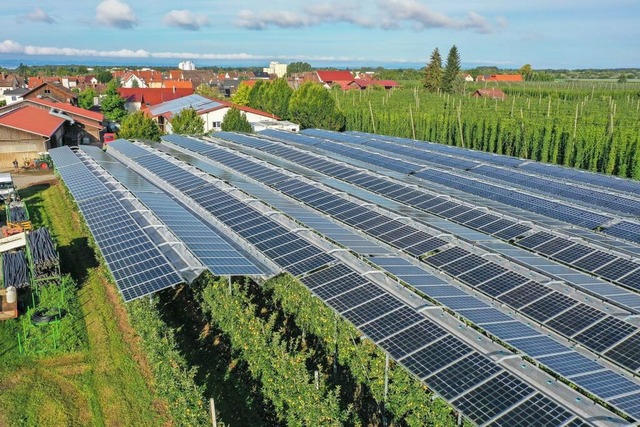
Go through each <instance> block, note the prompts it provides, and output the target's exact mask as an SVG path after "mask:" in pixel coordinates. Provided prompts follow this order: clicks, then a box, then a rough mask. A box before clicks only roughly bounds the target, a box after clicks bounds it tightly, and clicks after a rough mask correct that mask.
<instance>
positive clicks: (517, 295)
mask: <svg viewBox="0 0 640 427" xmlns="http://www.w3.org/2000/svg"><path fill="white" fill-rule="evenodd" d="M550 292H551V289H549V288H547V287H546V286H543V285H541V284H539V283H537V282H527V283H525V284H523V285H522V286H519V287H517V288H516V289H514V290H512V291H509V292H507V293H506V294H503V295H500V296H499V297H498V299H499V300H500V301H502V302H503V303H505V304H508V305H510V306H511V307H514V308H521V307H523V306H525V305H527V304H530V303H531V302H533V301H535V300H537V299H540V298H542V297H543V296H545V295H547V294H549V293H550Z"/></svg>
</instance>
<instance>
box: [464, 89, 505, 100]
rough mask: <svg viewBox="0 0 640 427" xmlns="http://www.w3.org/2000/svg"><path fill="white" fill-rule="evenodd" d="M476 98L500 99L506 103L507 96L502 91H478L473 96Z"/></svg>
mask: <svg viewBox="0 0 640 427" xmlns="http://www.w3.org/2000/svg"><path fill="white" fill-rule="evenodd" d="M471 96H473V97H474V98H489V99H499V100H501V101H504V100H505V98H506V97H507V95H506V94H505V93H504V92H503V91H501V90H500V89H478V90H476V91H475V92H473V93H472V94H471Z"/></svg>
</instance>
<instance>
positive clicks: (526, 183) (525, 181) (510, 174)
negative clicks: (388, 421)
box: [303, 129, 640, 216]
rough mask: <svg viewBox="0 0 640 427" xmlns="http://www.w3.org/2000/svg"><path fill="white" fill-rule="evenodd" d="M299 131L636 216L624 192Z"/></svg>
mask: <svg viewBox="0 0 640 427" xmlns="http://www.w3.org/2000/svg"><path fill="white" fill-rule="evenodd" d="M303 133H304V134H308V135H312V136H318V137H321V138H329V139H332V140H334V141H340V142H346V143H350V144H357V145H360V146H362V147H365V148H367V149H369V148H373V149H375V150H380V151H383V152H386V153H394V154H397V155H400V156H402V157H403V158H406V159H413V161H415V160H416V159H417V160H420V161H422V162H426V164H418V165H417V166H418V167H421V166H428V165H434V166H436V167H440V166H444V167H449V168H452V169H457V170H461V171H468V172H469V174H473V175H480V176H483V177H486V178H493V179H495V180H498V181H503V182H505V183H508V184H509V185H513V184H516V185H518V186H520V187H521V188H526V189H528V190H533V191H535V192H536V193H538V194H549V195H553V196H560V197H562V198H565V199H567V200H571V201H574V202H577V203H580V204H582V205H585V206H598V207H601V208H604V209H606V210H609V211H611V212H614V213H621V214H631V215H635V216H637V215H640V200H638V199H637V198H634V197H630V196H628V195H627V194H618V193H613V192H611V190H610V189H608V190H607V191H604V190H602V189H599V188H593V187H591V188H589V187H586V186H581V185H576V184H569V183H566V182H563V181H561V180H558V179H549V178H543V177H540V176H536V175H534V174H531V173H525V172H521V171H518V170H516V169H513V168H504V167H497V166H494V165H487V164H483V163H482V162H481V161H477V160H469V159H467V158H465V157H464V156H454V155H450V154H447V155H443V154H439V153H437V152H434V151H433V150H431V149H430V148H425V147H424V144H418V145H417V146H415V145H412V146H409V145H406V144H405V145H400V144H397V143H391V142H389V141H385V140H384V139H383V140H378V139H376V138H367V137H354V136H353V135H350V134H347V135H345V134H341V133H338V132H328V131H323V130H320V129H308V130H305V131H303ZM492 157H493V156H492ZM417 170H418V169H416V172H417Z"/></svg>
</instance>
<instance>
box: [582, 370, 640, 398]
mask: <svg viewBox="0 0 640 427" xmlns="http://www.w3.org/2000/svg"><path fill="white" fill-rule="evenodd" d="M571 380H572V381H574V382H575V383H576V384H578V385H579V386H581V387H585V388H587V389H589V390H592V392H593V394H595V395H596V396H599V397H601V398H603V399H608V398H611V397H614V396H620V395H624V394H627V393H638V392H640V386H638V384H636V383H634V382H632V381H629V380H628V379H627V378H625V377H623V376H622V375H620V374H617V373H615V372H612V371H602V372H594V373H589V374H585V375H580V376H576V377H573V378H571Z"/></svg>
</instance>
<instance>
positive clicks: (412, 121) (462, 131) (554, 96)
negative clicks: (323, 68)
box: [333, 81, 640, 179]
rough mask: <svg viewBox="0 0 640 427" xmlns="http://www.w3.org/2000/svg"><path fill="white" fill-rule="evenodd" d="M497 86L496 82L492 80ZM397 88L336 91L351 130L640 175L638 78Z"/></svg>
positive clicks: (406, 85) (639, 91)
mask: <svg viewBox="0 0 640 427" xmlns="http://www.w3.org/2000/svg"><path fill="white" fill-rule="evenodd" d="M494 85H495V83H494ZM485 86H486V87H492V85H491V84H490V83H487V84H486V85H478V84H476V83H472V84H469V86H468V87H466V88H465V91H466V93H465V94H464V95H450V94H435V93H428V92H426V91H425V90H424V89H423V88H422V87H421V86H420V84H419V82H415V81H410V82H403V87H402V88H400V89H395V90H393V91H387V92H385V91H384V90H367V91H344V92H343V91H340V90H334V92H333V94H334V96H335V100H336V102H337V105H338V107H339V108H340V109H341V110H342V111H343V113H344V114H345V115H346V117H347V130H357V131H364V132H373V133H380V134H385V135H393V136H400V137H406V138H415V139H420V140H426V141H432V142H439V143H443V144H448V145H456V146H462V147H467V148H473V149H478V150H483V151H489V152H493V153H499V154H507V155H511V156H518V157H522V158H525V159H532V160H539V161H543V162H549V163H556V164H561V165H565V166H573V167H578V168H582V169H587V170H591V171H598V172H604V173H608V174H613V175H618V176H622V177H632V178H636V179H640V84H637V83H625V84H619V83H611V82H607V83H604V82H550V83H534V82H531V83H528V82H527V83H520V84H518V83H511V84H508V85H507V84H504V83H502V84H500V86H499V89H502V90H503V91H504V92H505V94H506V99H505V100H504V101H502V100H492V99H487V98H475V97H472V96H470V94H471V93H473V91H475V89H477V88H482V87H485Z"/></svg>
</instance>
